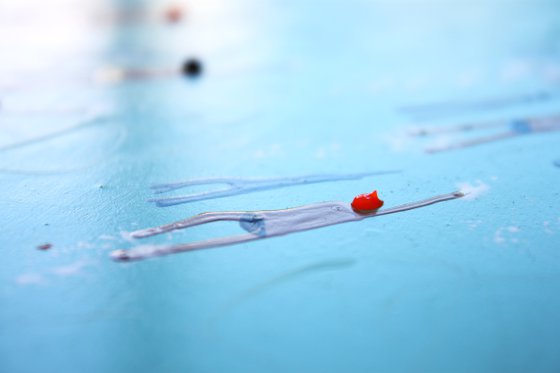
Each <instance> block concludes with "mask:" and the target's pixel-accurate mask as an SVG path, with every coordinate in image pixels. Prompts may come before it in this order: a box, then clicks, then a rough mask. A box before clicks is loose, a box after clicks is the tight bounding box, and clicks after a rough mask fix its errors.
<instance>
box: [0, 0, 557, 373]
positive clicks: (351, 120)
mask: <svg viewBox="0 0 560 373" xmlns="http://www.w3.org/2000/svg"><path fill="white" fill-rule="evenodd" d="M166 4H167V3H164V2H161V3H153V4H152V3H149V4H147V3H146V4H145V3H142V2H127V3H125V2H122V3H109V2H107V3H105V2H99V3H97V4H89V3H86V2H80V1H71V0H65V1H60V2H55V3H54V4H50V5H47V4H45V3H36V2H33V1H30V0H26V1H21V2H18V1H16V2H14V3H13V4H11V3H9V2H8V3H6V4H5V5H4V4H3V5H0V14H2V13H3V15H1V16H0V27H1V30H2V31H0V47H1V48H2V50H3V52H2V58H0V102H1V103H2V106H1V108H0V226H1V227H2V233H1V234H0V250H1V255H2V259H1V260H0V371H1V372H6V373H19V372H264V371H266V372H417V371H423V372H450V371H452V372H557V371H558V370H559V369H560V353H559V348H558V343H559V337H558V336H559V334H560V322H559V321H560V320H559V315H560V298H559V296H558V294H559V292H560V240H559V237H560V211H559V209H558V197H559V192H560V187H559V184H558V182H559V179H560V168H558V166H557V165H555V164H554V161H555V160H558V159H560V150H559V149H558V144H559V140H560V132H551V133H548V134H531V135H527V136H522V137H518V138H513V139H507V140H503V141H496V142H493V143H488V144H485V145H480V146H476V147H472V148H466V149H459V150H454V151H449V152H442V153H437V154H426V153H425V152H424V151H423V148H424V146H427V145H429V144H430V143H431V142H434V141H436V142H438V141H439V142H440V143H447V142H449V141H455V140H460V139H464V138H470V137H471V136H476V133H473V134H470V133H464V134H461V133H459V134H454V135H452V139H450V138H449V137H448V136H435V137H433V138H426V139H424V138H412V137H409V136H406V131H407V129H408V128H410V127H411V126H412V127H414V126H416V127H418V126H420V125H429V126H432V125H439V126H452V125H454V124H459V123H463V122H472V121H475V122H476V121H485V120H498V119H500V120H501V119H505V120H511V119H515V118H520V117H525V116H532V115H536V116H538V115H550V114H555V113H556V112H557V111H558V109H559V108H560V106H559V103H560V102H559V101H558V100H557V99H555V98H552V99H548V100H542V101H538V102H529V103H522V102H521V103H517V104H515V105H507V106H502V107H499V108H492V109H491V110H468V111H464V112H457V113H453V114H452V115H447V116H445V117H443V116H436V117H434V119H433V120H425V121H423V122H422V123H418V122H416V121H414V120H413V119H412V118H410V117H409V116H406V115H404V114H403V113H402V112H401V111H399V108H401V107H404V106H408V105H416V104H429V103H432V102H440V101H441V102H443V101H461V100H464V101H472V100H480V99H484V98H488V97H509V96H515V95H523V94H527V93H532V92H540V91H552V92H554V91H555V90H556V89H557V84H558V81H559V79H560V61H559V56H560V54H559V52H560V43H559V40H560V39H559V36H560V11H559V10H560V9H559V8H560V6H559V4H558V2H557V1H497V2H486V1H478V2H472V1H469V2H466V1H465V2H447V1H445V2H444V1H441V2H408V1H406V2H405V1H394V2H393V1H383V2H373V1H305V2H304V1H268V2H261V1H258V0H243V1H235V2H228V1H221V0H214V1H202V0H201V1H199V2H190V3H186V7H187V17H186V19H185V21H184V22H182V23H179V24H175V25H168V24H165V23H164V22H161V19H159V18H158V15H161V9H163V8H164V7H165V5H166ZM118 9H121V10H122V9H137V10H139V14H144V15H145V19H143V20H142V19H136V20H132V21H131V22H121V23H119V22H116V23H111V22H107V21H106V19H105V21H103V19H104V18H102V17H101V18H100V17H96V16H95V15H96V14H98V13H99V12H101V13H103V14H106V13H109V14H110V13H111V12H116V11H118ZM140 18H142V17H140ZM13 35H20V36H21V37H20V38H14V37H13ZM186 56H197V57H199V58H200V59H201V61H203V63H204V74H203V75H202V76H201V77H200V79H196V80H189V79H184V78H182V77H180V76H169V77H160V78H153V79H144V80H138V81H121V82H104V81H100V80H99V79H97V80H96V79H95V77H96V76H97V77H98V76H99V71H100V70H99V69H103V68H107V67H111V66H113V67H114V66H122V67H136V68H143V69H152V70H154V71H156V70H158V69H159V70H161V69H169V68H171V69H174V68H177V66H180V64H181V63H182V62H183V60H184V59H185V57H186ZM105 72H107V71H106V70H105ZM87 121H89V124H88V125H86V126H84V127H80V128H79V129H76V130H74V131H71V132H68V133H66V134H64V135H59V136H49V134H53V133H56V131H60V130H64V129H66V128H68V127H69V126H73V125H76V124H79V123H81V122H87ZM486 133H487V132H483V134H486ZM33 139H37V140H36V141H33ZM18 144H19V145H18ZM392 169H398V170H402V172H401V173H399V174H394V175H384V176H379V177H371V178H365V179H362V180H353V181H337V182H331V183H323V184H314V185H303V186H294V187H290V188H284V189H277V190H268V191H259V192H255V193H251V194H244V195H239V196H234V197H229V198H221V199H213V200H206V201H200V202H195V203H191V204H184V205H178V206H172V207H167V208H158V207H156V206H154V205H153V204H151V203H148V202H147V200H148V199H149V198H151V197H153V194H152V193H151V191H150V189H149V187H150V185H152V184H154V183H161V182H171V181H180V180H188V179H193V178H202V177H221V176H234V177H282V176H286V177H288V176H297V175H308V174H318V173H354V172H364V171H377V170H379V171H381V170H392ZM465 184H469V185H470V186H471V187H474V189H475V191H476V193H473V194H472V195H471V197H476V198H469V199H462V200H455V201H450V202H446V203H441V204H438V205H434V206H430V207H426V208H422V209H418V210H414V211H409V212H404V213H400V214H395V215H389V216H382V217H379V218H375V219H367V220H364V221H362V222H358V223H349V224H343V225H337V226H332V227H328V228H324V229H320V230H315V231H308V232H303V233H297V234H294V235H289V236H284V237H279V238H272V239H269V240H261V241H256V242H253V243H248V244H242V245H237V246H229V247H224V248H218V249H212V250H204V251H197V252H192V253H186V254H180V255H172V256H167V257H163V258H157V259H153V260H148V261H144V262H136V263H127V264H122V263H116V262H113V261H112V260H111V259H110V258H109V253H110V252H111V251H112V250H115V249H121V248H124V249H126V248H130V247H132V246H134V245H135V244H136V243H135V242H131V241H130V240H127V239H126V232H129V231H132V230H135V229H139V228H144V227H150V226H154V225H160V224H165V223H169V222H172V221H175V220H178V219H182V218H186V217H189V216H191V215H194V214H198V213H201V212H205V211H222V210H261V209H280V208H287V207H293V206H299V205H304V204H310V203H314V202H321V201H348V202H350V201H351V200H352V198H353V197H354V196H355V195H357V194H361V193H366V192H370V191H371V190H373V189H377V190H379V194H380V197H381V198H382V199H383V200H385V204H386V206H394V205H397V204H401V203H406V202H410V201H415V200H419V199H423V198H428V197H430V196H433V195H437V194H442V193H448V192H452V191H454V190H457V188H461V187H462V186H464V185H465ZM202 190H203V189H201V188H192V189H190V191H191V192H196V191H202ZM176 194H177V195H180V194H183V193H182V192H181V191H178V192H176ZM240 232H242V231H241V229H240V228H239V227H238V226H237V225H236V224H235V223H216V224H212V225H207V226H201V227H196V228H193V229H192V230H187V231H184V232H178V233H175V234H173V235H169V236H164V237H160V238H154V239H149V240H146V241H145V242H143V243H181V242H187V241H192V240H199V239H207V238H212V237H216V236H221V235H229V234H236V233H240ZM44 243H51V244H52V245H53V247H52V248H51V249H49V250H46V251H41V250H38V249H37V246H38V245H41V244H44Z"/></svg>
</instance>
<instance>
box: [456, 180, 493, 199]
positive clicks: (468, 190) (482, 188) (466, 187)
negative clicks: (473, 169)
mask: <svg viewBox="0 0 560 373" xmlns="http://www.w3.org/2000/svg"><path fill="white" fill-rule="evenodd" d="M457 187H458V188H459V191H461V192H463V193H465V197H463V199H466V200H475V199H477V198H478V197H479V196H481V195H483V194H485V193H486V192H488V191H489V190H490V187H489V186H488V185H487V184H485V183H483V182H482V181H480V180H477V181H476V183H473V184H470V183H466V182H464V183H459V184H457Z"/></svg>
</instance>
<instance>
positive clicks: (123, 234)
mask: <svg viewBox="0 0 560 373" xmlns="http://www.w3.org/2000/svg"><path fill="white" fill-rule="evenodd" d="M120 233H121V238H122V239H123V240H125V241H128V242H134V237H132V233H131V232H128V231H121V232H120Z"/></svg>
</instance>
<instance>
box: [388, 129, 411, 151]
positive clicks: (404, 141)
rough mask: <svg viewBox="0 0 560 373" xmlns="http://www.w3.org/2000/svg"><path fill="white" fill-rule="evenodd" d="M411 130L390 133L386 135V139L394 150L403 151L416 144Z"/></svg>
mask: <svg viewBox="0 0 560 373" xmlns="http://www.w3.org/2000/svg"><path fill="white" fill-rule="evenodd" d="M409 132H410V130H409V131H407V132H404V131H399V132H396V133H389V134H386V135H385V136H384V140H385V141H386V142H387V143H388V144H389V147H390V148H391V150H392V151H394V152H402V151H404V150H406V149H408V148H410V145H412V144H414V142H413V138H412V137H411V136H410V133H409Z"/></svg>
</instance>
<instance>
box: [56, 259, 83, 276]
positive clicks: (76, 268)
mask: <svg viewBox="0 0 560 373" xmlns="http://www.w3.org/2000/svg"><path fill="white" fill-rule="evenodd" d="M86 265H88V262H86V261H83V260H81V261H78V262H75V263H72V264H69V265H66V266H60V267H56V268H53V269H52V272H53V273H54V274H57V275H59V276H72V275H75V274H77V273H79V272H80V271H81V270H82V268H84V267H85V266H86Z"/></svg>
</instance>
